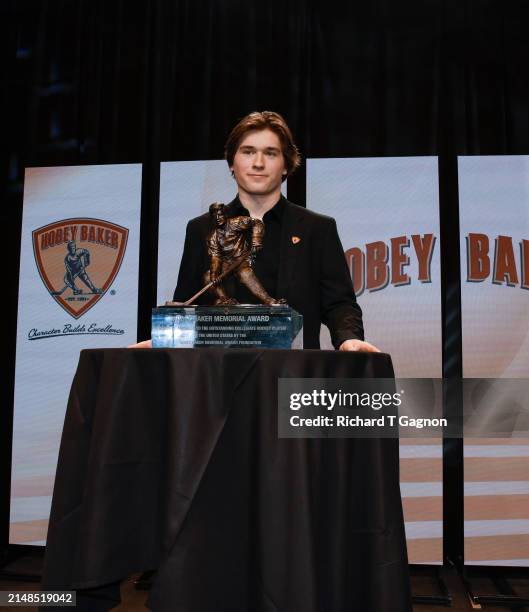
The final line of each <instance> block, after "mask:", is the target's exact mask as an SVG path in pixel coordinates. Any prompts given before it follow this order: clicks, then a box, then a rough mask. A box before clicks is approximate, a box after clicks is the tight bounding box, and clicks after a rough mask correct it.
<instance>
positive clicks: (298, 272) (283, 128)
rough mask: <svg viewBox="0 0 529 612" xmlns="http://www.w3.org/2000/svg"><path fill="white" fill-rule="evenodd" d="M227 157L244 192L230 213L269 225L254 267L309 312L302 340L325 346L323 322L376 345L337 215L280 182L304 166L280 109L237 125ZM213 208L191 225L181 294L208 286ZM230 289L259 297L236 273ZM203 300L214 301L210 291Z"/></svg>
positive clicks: (356, 341)
mask: <svg viewBox="0 0 529 612" xmlns="http://www.w3.org/2000/svg"><path fill="white" fill-rule="evenodd" d="M225 157H226V160H227V162H228V166H229V168H230V170H231V173H232V176H233V178H234V179H235V181H236V183H237V188H238V193H237V197H236V198H235V199H234V200H233V201H232V202H230V204H228V205H227V207H226V215H227V216H228V217H236V216H241V215H248V216H250V217H253V218H256V219H260V220H262V221H263V223H264V225H265V234H264V241H263V247H262V249H261V250H260V251H259V252H258V253H257V254H256V257H255V262H254V270H255V274H256V275H257V277H258V278H259V279H260V281H261V283H262V285H263V286H264V288H265V290H266V291H267V292H268V294H270V295H274V296H277V298H278V299H285V300H286V302H287V303H288V304H289V305H290V306H292V308H294V309H295V310H297V311H298V312H299V313H300V314H302V315H303V345H304V347H305V348H319V333H320V323H324V324H325V325H327V326H328V328H329V330H330V332H331V339H332V342H333V344H334V346H335V348H339V349H340V350H344V351H375V352H378V349H377V348H376V347H374V346H373V345H372V344H369V343H368V342H364V340H363V338H364V330H363V325H362V311H361V310H360V307H359V306H358V304H357V302H356V298H355V295H354V291H353V286H352V282H351V277H350V274H349V270H348V268H347V264H346V261H345V256H344V252H343V248H342V245H341V243H340V239H339V237H338V232H337V229H336V222H335V221H334V219H332V218H330V217H326V216H324V215H319V214H317V213H315V212H312V211H309V210H307V209H305V208H303V207H301V206H297V205H295V204H293V203H291V202H289V201H288V200H287V199H286V198H284V197H283V196H282V195H281V183H282V181H284V180H285V179H286V178H287V176H289V175H290V174H292V172H294V170H295V169H296V168H297V167H299V165H300V155H299V152H298V149H297V147H296V145H295V144H294V141H293V138H292V133H291V131H290V129H289V127H288V126H287V124H286V122H285V120H284V119H283V117H281V115H279V114H277V113H274V112H268V111H265V112H255V113H251V114H249V115H247V116H246V117H244V118H243V119H241V121H239V123H238V124H237V125H236V126H235V127H234V128H233V130H232V132H231V133H230V135H229V137H228V140H227V142H226V146H225ZM209 230H210V222H209V214H205V215H202V216H200V217H197V218H195V219H193V220H191V221H190V222H189V223H188V225H187V231H186V239H185V245H184V253H183V255H182V262H181V264H180V272H179V275H178V283H177V286H176V289H175V292H174V300H175V301H182V302H183V301H185V300H187V299H188V298H190V297H191V296H192V295H194V294H195V293H196V292H198V291H199V290H200V288H201V287H202V286H203V284H204V283H203V279H204V275H205V273H206V272H207V270H208V268H209V259H208V252H207V245H206V242H207V236H208V233H209ZM225 287H226V290H227V293H228V294H229V295H231V296H233V297H234V298H235V299H236V300H237V301H238V302H239V303H255V302H256V300H255V297H254V296H253V295H252V294H251V293H250V292H249V291H248V290H247V288H246V287H245V286H244V285H242V284H241V283H237V282H236V280H235V279H234V278H229V279H227V280H226V281H225ZM198 303H200V304H211V303H213V296H212V295H211V294H210V295H208V294H204V295H203V296H202V298H201V299H199V300H198Z"/></svg>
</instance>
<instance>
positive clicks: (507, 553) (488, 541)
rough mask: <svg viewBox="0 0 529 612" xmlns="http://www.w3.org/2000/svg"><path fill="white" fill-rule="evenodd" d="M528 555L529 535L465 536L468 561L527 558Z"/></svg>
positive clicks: (466, 558)
mask: <svg viewBox="0 0 529 612" xmlns="http://www.w3.org/2000/svg"><path fill="white" fill-rule="evenodd" d="M528 556H529V535H510V536H507V535H505V536H480V537H473V538H465V560H466V561H487V560H488V559H490V560H491V561H492V560H501V559H527V557H528Z"/></svg>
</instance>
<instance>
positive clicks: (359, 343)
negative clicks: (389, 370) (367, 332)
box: [339, 340, 380, 353]
mask: <svg viewBox="0 0 529 612" xmlns="http://www.w3.org/2000/svg"><path fill="white" fill-rule="evenodd" d="M339 350H340V351H362V352H363V353H380V350H379V349H377V347H376V346H373V345H372V344H369V342H364V341H363V340H346V341H345V342H342V343H341V344H340V348H339Z"/></svg>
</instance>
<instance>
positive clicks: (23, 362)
mask: <svg viewBox="0 0 529 612" xmlns="http://www.w3.org/2000/svg"><path fill="white" fill-rule="evenodd" d="M140 208H141V165H140V164H126V165H105V166H68V167H54V168H28V169H27V170H26V176H25V183H24V212H23V221H22V240H21V256H20V257H21V259H20V284H19V305H18V324H17V357H16V374H15V408H14V425H13V465H12V484H11V518H10V521H11V522H10V542H11V543H12V544H44V541H45V538H46V530H47V523H48V516H49V511H50V505H51V494H52V489H53V481H54V478H55V469H56V464H57V455H58V450H59V443H60V437H61V433H62V426H63V421H64V414H65V409H66V403H67V400H68V393H69V390H70V386H71V383H72V379H73V375H74V372H75V368H76V367H77V361H78V355H79V351H80V350H81V349H84V348H99V347H123V346H126V345H127V344H131V343H133V342H135V341H136V330H137V304H138V264H139V236H140V231H139V230H140Z"/></svg>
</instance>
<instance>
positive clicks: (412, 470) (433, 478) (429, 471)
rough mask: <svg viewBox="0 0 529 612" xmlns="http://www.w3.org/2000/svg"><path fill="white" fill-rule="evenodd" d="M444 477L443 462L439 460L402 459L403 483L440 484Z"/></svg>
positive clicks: (401, 473) (401, 476)
mask: <svg viewBox="0 0 529 612" xmlns="http://www.w3.org/2000/svg"><path fill="white" fill-rule="evenodd" d="M442 477H443V462H442V459H441V458H438V459H415V458H414V459H401V460H400V481H401V482H439V481H441V480H442Z"/></svg>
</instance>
